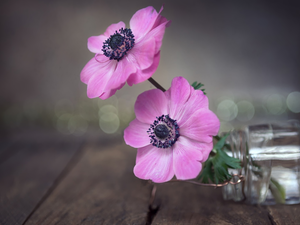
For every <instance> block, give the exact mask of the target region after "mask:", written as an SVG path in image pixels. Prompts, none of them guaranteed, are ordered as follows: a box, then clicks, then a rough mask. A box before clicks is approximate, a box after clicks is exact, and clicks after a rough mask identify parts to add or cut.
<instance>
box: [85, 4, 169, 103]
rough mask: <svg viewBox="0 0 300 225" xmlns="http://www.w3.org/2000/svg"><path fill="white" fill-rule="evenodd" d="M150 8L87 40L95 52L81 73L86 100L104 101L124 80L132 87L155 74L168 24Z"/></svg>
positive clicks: (119, 87) (122, 84) (90, 48)
mask: <svg viewBox="0 0 300 225" xmlns="http://www.w3.org/2000/svg"><path fill="white" fill-rule="evenodd" d="M162 10H163V7H162V8H161V9H160V11H159V12H158V13H157V12H156V10H155V9H154V8H153V7H152V6H149V7H147V8H144V9H141V10H139V11H137V12H136V13H135V14H134V15H133V16H132V18H131V20H130V29H129V28H125V24H124V22H122V21H121V22H119V23H116V24H112V25H110V26H109V27H108V28H107V30H106V31H105V32H104V34H102V35H99V36H92V37H90V38H89V39H88V49H89V50H90V51H91V52H93V53H95V54H96V55H95V57H94V58H92V59H91V60H90V61H89V62H88V63H87V64H86V66H85V67H84V68H83V70H82V71H81V74H80V78H81V81H82V82H83V83H85V84H87V96H88V97H89V98H95V97H100V98H101V99H107V98H109V97H111V96H112V95H114V94H115V93H116V91H117V90H119V89H121V88H122V87H123V86H124V85H125V83H126V81H127V83H128V84H129V85H130V86H132V85H133V84H137V83H141V82H143V81H145V80H147V79H149V78H150V77H151V76H152V74H153V73H154V72H155V71H156V69H157V67H158V64H159V59H160V47H161V45H162V39H163V36H164V32H165V29H166V27H167V26H169V24H170V22H171V21H168V20H167V19H166V18H164V17H163V16H161V15H160V13H161V11H162Z"/></svg>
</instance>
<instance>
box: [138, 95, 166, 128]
mask: <svg viewBox="0 0 300 225" xmlns="http://www.w3.org/2000/svg"><path fill="white" fill-rule="evenodd" d="M167 105H168V101H167V98H166V97H165V95H164V93H163V92H162V91H161V90H159V89H152V90H149V91H145V92H143V93H142V94H140V95H139V96H138V97H137V100H136V102H135V105H134V112H135V115H136V118H137V119H138V120H139V121H141V122H143V123H147V124H152V123H153V121H154V120H155V119H156V117H159V116H161V115H167V114H168V110H167Z"/></svg>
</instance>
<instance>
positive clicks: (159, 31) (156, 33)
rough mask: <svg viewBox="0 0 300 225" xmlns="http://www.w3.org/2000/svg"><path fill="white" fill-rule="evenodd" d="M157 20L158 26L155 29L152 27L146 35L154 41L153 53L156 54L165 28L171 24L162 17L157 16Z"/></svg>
mask: <svg viewBox="0 0 300 225" xmlns="http://www.w3.org/2000/svg"><path fill="white" fill-rule="evenodd" d="M159 18H160V20H159V22H158V26H157V27H155V25H154V28H153V29H152V30H151V31H150V32H149V33H148V35H147V36H149V37H152V38H154V39H155V53H157V52H158V51H159V50H160V48H161V45H162V40H163V37H164V34H165V30H166V27H167V26H168V25H169V24H170V22H171V21H168V20H167V19H166V18H164V17H162V16H159ZM160 21H164V22H160Z"/></svg>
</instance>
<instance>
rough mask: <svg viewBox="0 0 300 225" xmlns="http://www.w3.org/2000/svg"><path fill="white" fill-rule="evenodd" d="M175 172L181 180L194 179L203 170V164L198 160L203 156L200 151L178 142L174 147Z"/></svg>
mask: <svg viewBox="0 0 300 225" xmlns="http://www.w3.org/2000/svg"><path fill="white" fill-rule="evenodd" d="M173 151H174V152H173V158H174V164H173V168H174V173H175V176H176V178H177V179H179V180H188V179H194V178H195V177H197V176H198V174H199V173H200V171H201V168H202V164H201V163H200V162H199V161H198V160H199V158H202V154H201V152H200V151H197V150H196V149H193V148H190V147H189V146H186V145H183V144H181V143H180V142H179V141H177V142H176V144H175V146H174V147H173Z"/></svg>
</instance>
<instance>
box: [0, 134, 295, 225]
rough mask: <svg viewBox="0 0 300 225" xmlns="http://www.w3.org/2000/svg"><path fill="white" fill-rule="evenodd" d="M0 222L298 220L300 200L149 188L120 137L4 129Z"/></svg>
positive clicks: (180, 186) (183, 187)
mask: <svg viewBox="0 0 300 225" xmlns="http://www.w3.org/2000/svg"><path fill="white" fill-rule="evenodd" d="M1 137H2V138H1V142H0V224H1V225H6V224H71V225H72V224H109V225H112V224H164V225H165V224H166V225H168V224H170V225H174V224H300V205H276V206H254V205H246V204H244V203H235V202H232V201H224V200H223V199H222V195H221V190H220V189H213V188H207V187H199V186H194V185H192V184H188V183H166V184H160V185H158V189H157V196H156V199H155V205H157V206H158V208H157V210H155V209H152V210H149V206H148V204H149V197H150V191H151V185H149V184H148V182H147V181H142V180H139V179H137V178H136V177H135V176H134V175H133V172H132V169H133V166H134V163H135V154H136V150H135V149H133V148H131V147H129V146H126V145H125V144H124V141H123V138H122V135H120V134H119V135H107V134H103V133H100V132H99V131H98V132H92V133H90V134H87V135H85V136H84V137H76V136H70V135H69V136H68V135H62V134H58V133H56V132H52V131H45V130H40V129H34V130H25V131H22V132H13V133H11V134H7V133H5V134H2V135H1Z"/></svg>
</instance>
